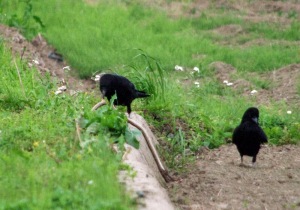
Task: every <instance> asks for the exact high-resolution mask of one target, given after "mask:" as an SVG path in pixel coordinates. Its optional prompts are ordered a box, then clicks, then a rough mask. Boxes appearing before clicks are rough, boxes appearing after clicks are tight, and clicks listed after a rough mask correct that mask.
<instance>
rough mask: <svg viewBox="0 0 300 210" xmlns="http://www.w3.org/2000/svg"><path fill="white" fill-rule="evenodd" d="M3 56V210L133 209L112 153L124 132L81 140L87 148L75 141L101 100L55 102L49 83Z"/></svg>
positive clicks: (0, 135) (60, 97) (61, 98)
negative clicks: (79, 122) (78, 128)
mask: <svg viewBox="0 0 300 210" xmlns="http://www.w3.org/2000/svg"><path fill="white" fill-rule="evenodd" d="M0 54H1V57H0V64H1V65H0V66H1V67H0V69H1V71H0V167H1V172H0V177H1V178H0V185H1V189H0V209H134V204H133V201H132V200H131V199H129V197H128V196H127V195H126V194H125V192H124V191H125V189H124V187H123V186H121V185H120V183H119V182H118V179H117V175H118V171H119V170H120V169H121V168H122V165H121V162H120V155H116V154H115V153H113V152H112V151H111V149H110V147H109V145H110V144H111V143H112V142H113V141H115V140H116V139H120V138H121V137H122V136H123V134H124V130H119V131H122V132H121V134H118V135H116V133H110V132H106V133H98V134H97V133H94V134H93V135H88V133H87V132H84V133H82V141H84V142H83V143H84V144H80V143H79V140H78V136H77V135H76V133H75V119H76V118H78V117H79V116H80V115H82V116H84V118H83V119H84V121H85V122H88V120H91V119H92V117H93V115H95V113H91V111H90V109H91V107H92V105H93V104H95V103H96V101H95V98H96V97H94V96H93V95H90V94H86V93H78V94H77V95H76V96H68V95H67V94H63V95H55V94H54V91H55V88H56V87H55V85H54V83H52V81H51V80H50V78H49V77H41V76H40V74H39V73H38V72H37V70H36V69H34V68H28V67H27V64H26V63H25V62H21V61H20V60H19V59H18V58H12V56H11V54H10V52H9V51H8V50H6V49H5V48H4V46H3V43H1V44H0ZM15 62H16V64H17V66H18V70H19V75H18V71H17V68H16V66H15V64H14V63H15ZM20 81H21V82H22V85H21V82H20ZM108 116H110V115H108ZM113 123H114V121H113ZM122 123H123V124H124V125H126V124H125V122H124V121H122ZM102 127H103V128H104V129H105V125H102ZM123 127H124V126H123ZM83 131H84V130H83ZM119 136H121V137H119ZM91 139H93V142H91V141H90V140H91Z"/></svg>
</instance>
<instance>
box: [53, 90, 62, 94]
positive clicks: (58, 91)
mask: <svg viewBox="0 0 300 210" xmlns="http://www.w3.org/2000/svg"><path fill="white" fill-rule="evenodd" d="M61 93H62V91H61V90H57V91H55V93H54V94H55V95H58V94H61Z"/></svg>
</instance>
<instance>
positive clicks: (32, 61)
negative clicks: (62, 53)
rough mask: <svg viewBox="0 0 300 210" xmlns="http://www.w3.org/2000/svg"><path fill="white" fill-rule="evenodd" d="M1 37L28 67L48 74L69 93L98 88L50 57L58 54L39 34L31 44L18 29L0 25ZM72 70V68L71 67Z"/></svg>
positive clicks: (92, 82) (90, 81)
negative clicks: (50, 54) (51, 54)
mask: <svg viewBox="0 0 300 210" xmlns="http://www.w3.org/2000/svg"><path fill="white" fill-rule="evenodd" d="M0 36H1V37H2V38H3V39H4V40H5V43H6V45H7V47H8V48H9V49H10V50H11V51H12V53H13V55H18V56H21V57H22V59H23V60H25V61H27V62H28V66H33V65H34V66H35V67H36V68H37V69H38V70H39V71H40V72H41V74H45V73H46V72H48V73H49V74H50V75H51V76H52V78H53V79H54V80H55V81H56V82H57V83H58V85H66V86H67V91H70V92H74V91H87V90H90V89H94V88H95V87H96V85H95V82H94V81H92V80H79V79H78V78H77V77H76V74H75V73H74V71H72V70H71V72H70V73H68V72H66V71H65V70H63V68H64V67H66V66H68V64H67V62H66V61H65V60H64V61H58V60H54V59H51V58H49V57H48V55H49V53H53V52H55V53H56V50H55V48H53V47H52V46H50V45H49V44H48V43H47V42H46V40H45V39H44V38H43V37H42V36H41V35H40V34H39V35H38V36H36V37H35V38H34V39H33V40H32V41H31V42H29V41H27V40H26V39H25V38H24V37H23V36H22V35H21V33H20V32H19V31H18V30H17V29H16V28H11V27H7V26H5V25H1V24H0ZM71 69H72V67H71Z"/></svg>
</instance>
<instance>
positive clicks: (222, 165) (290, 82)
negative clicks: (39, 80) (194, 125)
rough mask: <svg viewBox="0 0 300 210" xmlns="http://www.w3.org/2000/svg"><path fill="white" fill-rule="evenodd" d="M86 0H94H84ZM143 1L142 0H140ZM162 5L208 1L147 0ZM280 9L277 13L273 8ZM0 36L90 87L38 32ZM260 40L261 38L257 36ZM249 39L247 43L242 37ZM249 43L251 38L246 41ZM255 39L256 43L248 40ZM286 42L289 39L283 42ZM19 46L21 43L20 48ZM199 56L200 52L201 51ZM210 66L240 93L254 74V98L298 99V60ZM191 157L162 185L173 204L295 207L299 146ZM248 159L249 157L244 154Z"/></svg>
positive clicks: (262, 15)
mask: <svg viewBox="0 0 300 210" xmlns="http://www.w3.org/2000/svg"><path fill="white" fill-rule="evenodd" d="M89 1H90V2H92V3H95V2H97V1H96V0H89ZM145 1H146V0H145ZM147 2H148V3H149V2H151V3H149V4H151V5H153V4H155V6H156V7H160V8H162V9H164V10H166V11H167V13H168V14H169V15H170V16H172V17H175V18H176V17H180V16H182V15H189V16H193V17H194V16H198V15H200V14H201V11H204V10H205V9H207V8H209V7H211V3H210V1H206V0H204V1H200V0H197V1H188V2H189V3H190V4H188V3H187V2H185V1H181V2H176V1H171V2H169V3H165V1H161V0H156V1H147ZM211 2H212V3H213V4H215V6H217V7H218V6H219V7H226V8H229V9H233V10H237V11H241V12H244V13H245V18H246V19H249V20H251V21H254V22H255V21H259V20H260V21H261V20H263V21H277V22H279V23H282V24H284V23H287V22H289V21H290V19H288V18H287V14H288V12H289V11H295V12H297V13H298V14H300V5H299V2H298V1H297V0H295V1H288V2H286V1H266V0H264V1H257V0H253V1H242V2H240V3H239V4H237V3H236V2H237V1H222V0H220V1H211ZM278 11H279V12H282V13H283V16H281V17H276V16H278V15H277V13H278ZM299 18H300V15H298V19H299ZM214 32H216V33H224V34H225V35H235V34H238V33H242V31H241V28H240V27H239V26H236V25H229V26H223V27H221V28H219V29H216V30H215V31H214ZM0 36H1V37H3V38H4V39H5V40H6V45H7V46H8V48H9V49H11V50H12V52H13V53H14V54H18V55H22V56H23V59H26V60H27V61H28V65H36V64H34V62H33V61H32V60H37V61H38V62H39V64H38V65H36V66H37V68H38V69H39V70H40V72H41V73H42V74H44V73H45V72H49V73H50V74H51V75H52V77H53V78H54V79H55V80H56V81H57V82H58V83H59V84H67V86H68V90H69V91H70V92H71V90H74V91H91V90H92V89H94V88H95V83H94V82H93V81H92V80H78V79H77V78H76V75H75V74H71V75H69V74H67V73H66V72H65V71H63V67H65V66H67V65H68V64H67V63H66V62H65V61H63V62H58V61H55V60H52V59H49V58H48V54H49V53H50V52H54V51H55V49H54V48H53V47H51V46H49V45H48V44H47V43H46V41H45V40H44V39H43V37H42V36H37V37H36V38H35V39H34V40H33V41H32V42H27V41H26V40H25V39H24V37H23V36H22V35H20V33H19V32H18V31H17V30H16V29H12V28H8V27H6V26H3V25H0ZM258 41H259V42H260V44H264V43H265V40H263V39H258ZM248 44H249V43H248ZM251 44H252V43H251ZM254 44H256V43H254ZM288 44H289V43H288ZM23 49H25V51H24V53H22V52H23ZM203 56H205V55H203ZM211 66H212V67H213V68H215V70H216V78H217V79H218V80H219V81H220V82H222V81H223V80H230V82H233V84H234V85H233V86H232V88H235V89H236V90H238V91H241V93H242V94H243V95H244V96H249V92H250V91H251V90H252V89H253V88H256V86H255V85H254V84H253V83H252V82H251V81H250V80H248V79H247V78H249V77H259V78H261V79H270V80H271V83H272V85H271V86H270V88H269V89H261V90H258V94H259V96H260V97H257V98H256V99H257V100H258V103H264V104H268V102H269V101H270V100H276V101H278V100H284V101H285V102H287V103H293V104H299V101H300V98H299V93H297V85H299V81H300V79H299V77H300V76H299V74H300V73H299V72H300V64H291V65H289V66H286V67H283V68H281V69H278V70H274V71H272V72H269V73H265V74H262V75H257V74H255V75H252V73H251V74H249V75H244V76H243V78H238V79H236V77H235V75H236V70H235V68H234V67H232V66H230V65H229V64H225V63H222V62H215V63H213V64H211ZM202 151H203V152H202V153H201V154H200V155H198V156H197V161H196V162H195V163H193V164H191V165H189V166H187V171H186V172H185V173H183V174H179V175H176V177H175V178H177V179H178V181H175V182H172V183H170V184H168V185H167V189H168V191H169V195H170V197H171V199H172V201H173V202H174V204H175V205H176V206H177V207H178V208H179V209H201V210H202V209H203V210H206V209H268V210H273V209H300V155H299V154H300V147H299V146H297V145H296V146H290V145H287V146H280V147H271V146H265V147H263V148H262V149H261V151H260V154H259V155H258V160H257V164H258V165H257V167H256V168H251V167H241V166H239V163H240V158H239V155H238V152H237V150H236V148H235V146H234V145H225V146H222V147H220V148H218V149H215V150H202ZM246 163H248V164H250V159H246Z"/></svg>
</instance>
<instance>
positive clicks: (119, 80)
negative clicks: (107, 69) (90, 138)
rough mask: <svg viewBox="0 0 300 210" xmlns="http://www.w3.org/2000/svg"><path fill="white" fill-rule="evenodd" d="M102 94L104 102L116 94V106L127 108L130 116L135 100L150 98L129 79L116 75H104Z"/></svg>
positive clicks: (101, 87) (101, 86)
mask: <svg viewBox="0 0 300 210" xmlns="http://www.w3.org/2000/svg"><path fill="white" fill-rule="evenodd" d="M100 92H101V94H102V102H103V101H104V98H105V97H106V98H107V99H108V100H109V101H110V99H111V98H112V96H113V95H114V94H116V95H117V99H115V100H114V105H121V106H126V107H127V113H128V115H130V113H131V102H132V101H133V100H134V99H136V98H144V97H148V96H150V95H148V94H147V93H146V92H144V91H139V90H137V89H135V86H134V84H132V82H130V81H129V80H128V79H127V78H125V77H123V76H119V75H115V74H103V75H102V76H101V77H100ZM100 103H101V102H100ZM96 106H97V105H96ZM98 107H99V106H98ZM98 107H96V108H95V107H94V108H93V109H97V108H98Z"/></svg>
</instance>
